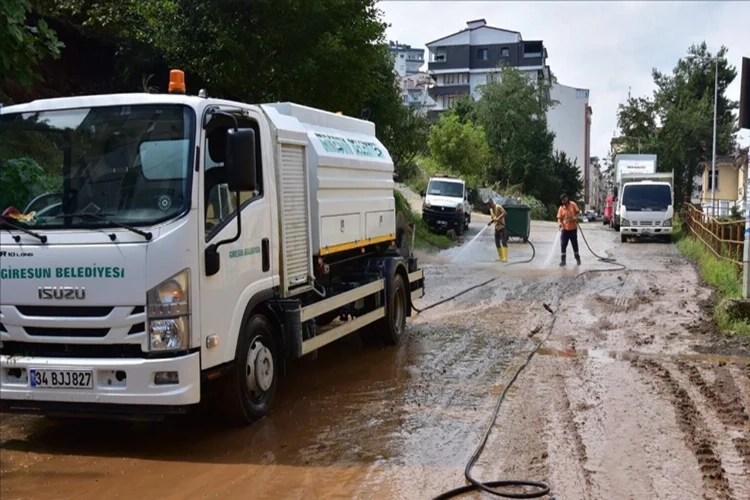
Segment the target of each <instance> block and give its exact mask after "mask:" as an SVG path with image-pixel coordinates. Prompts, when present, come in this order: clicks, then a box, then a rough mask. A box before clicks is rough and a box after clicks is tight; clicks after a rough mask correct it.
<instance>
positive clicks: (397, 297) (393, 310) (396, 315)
mask: <svg viewBox="0 0 750 500" xmlns="http://www.w3.org/2000/svg"><path fill="white" fill-rule="evenodd" d="M391 290H392V291H393V293H392V294H391V296H390V297H388V301H387V304H386V306H385V316H384V317H383V318H382V319H380V320H378V322H377V323H376V324H375V328H376V329H377V331H378V336H379V337H380V340H381V341H382V342H383V343H384V344H386V345H396V344H398V343H399V341H400V340H401V337H402V336H403V334H404V330H406V313H407V310H406V308H407V307H409V301H408V300H407V299H406V284H405V283H404V278H402V277H401V275H400V274H396V275H395V276H394V277H393V283H392V286H391Z"/></svg>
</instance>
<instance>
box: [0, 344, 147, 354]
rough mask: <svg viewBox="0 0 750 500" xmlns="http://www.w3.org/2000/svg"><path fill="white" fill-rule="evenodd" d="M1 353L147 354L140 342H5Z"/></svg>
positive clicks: (1, 346) (0, 350)
mask: <svg viewBox="0 0 750 500" xmlns="http://www.w3.org/2000/svg"><path fill="white" fill-rule="evenodd" d="M0 354H5V355H8V356H28V357H42V358H142V357H144V356H145V355H146V354H145V353H144V352H143V351H142V350H141V346H140V344H107V345H89V344H48V343H43V344H42V343H39V344H37V343H34V342H15V341H8V342H3V343H2V345H0Z"/></svg>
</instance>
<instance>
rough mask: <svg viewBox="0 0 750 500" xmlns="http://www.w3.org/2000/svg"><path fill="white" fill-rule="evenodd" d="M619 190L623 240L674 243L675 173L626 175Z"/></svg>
mask: <svg viewBox="0 0 750 500" xmlns="http://www.w3.org/2000/svg"><path fill="white" fill-rule="evenodd" d="M621 181H622V184H621V188H620V200H619V205H620V240H621V241H622V242H623V243H624V242H626V241H627V240H628V239H629V238H642V237H654V238H658V239H660V240H663V241H666V242H669V241H672V220H673V218H674V191H673V189H672V187H673V185H674V173H673V172H668V173H656V174H623V175H622V178H621Z"/></svg>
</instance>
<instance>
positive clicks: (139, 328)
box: [128, 323, 146, 335]
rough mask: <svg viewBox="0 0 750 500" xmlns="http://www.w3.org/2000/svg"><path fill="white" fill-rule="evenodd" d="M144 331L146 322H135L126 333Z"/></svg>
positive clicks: (133, 333) (131, 333)
mask: <svg viewBox="0 0 750 500" xmlns="http://www.w3.org/2000/svg"><path fill="white" fill-rule="evenodd" d="M145 331H146V323H136V324H135V325H133V326H131V327H130V330H128V335H135V334H136V333H143V332H145Z"/></svg>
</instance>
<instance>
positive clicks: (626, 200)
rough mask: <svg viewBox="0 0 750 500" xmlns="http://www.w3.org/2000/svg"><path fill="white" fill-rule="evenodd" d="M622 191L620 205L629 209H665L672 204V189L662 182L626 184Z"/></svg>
mask: <svg viewBox="0 0 750 500" xmlns="http://www.w3.org/2000/svg"><path fill="white" fill-rule="evenodd" d="M622 191H623V192H622V205H623V206H624V207H626V208H627V209H628V210H629V211H636V212H637V211H646V210H653V211H666V210H667V208H668V207H669V206H670V205H671V204H672V189H671V188H670V187H669V186H667V185H664V184H657V185H643V184H633V185H626V186H625V187H624V188H623V190H622Z"/></svg>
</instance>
